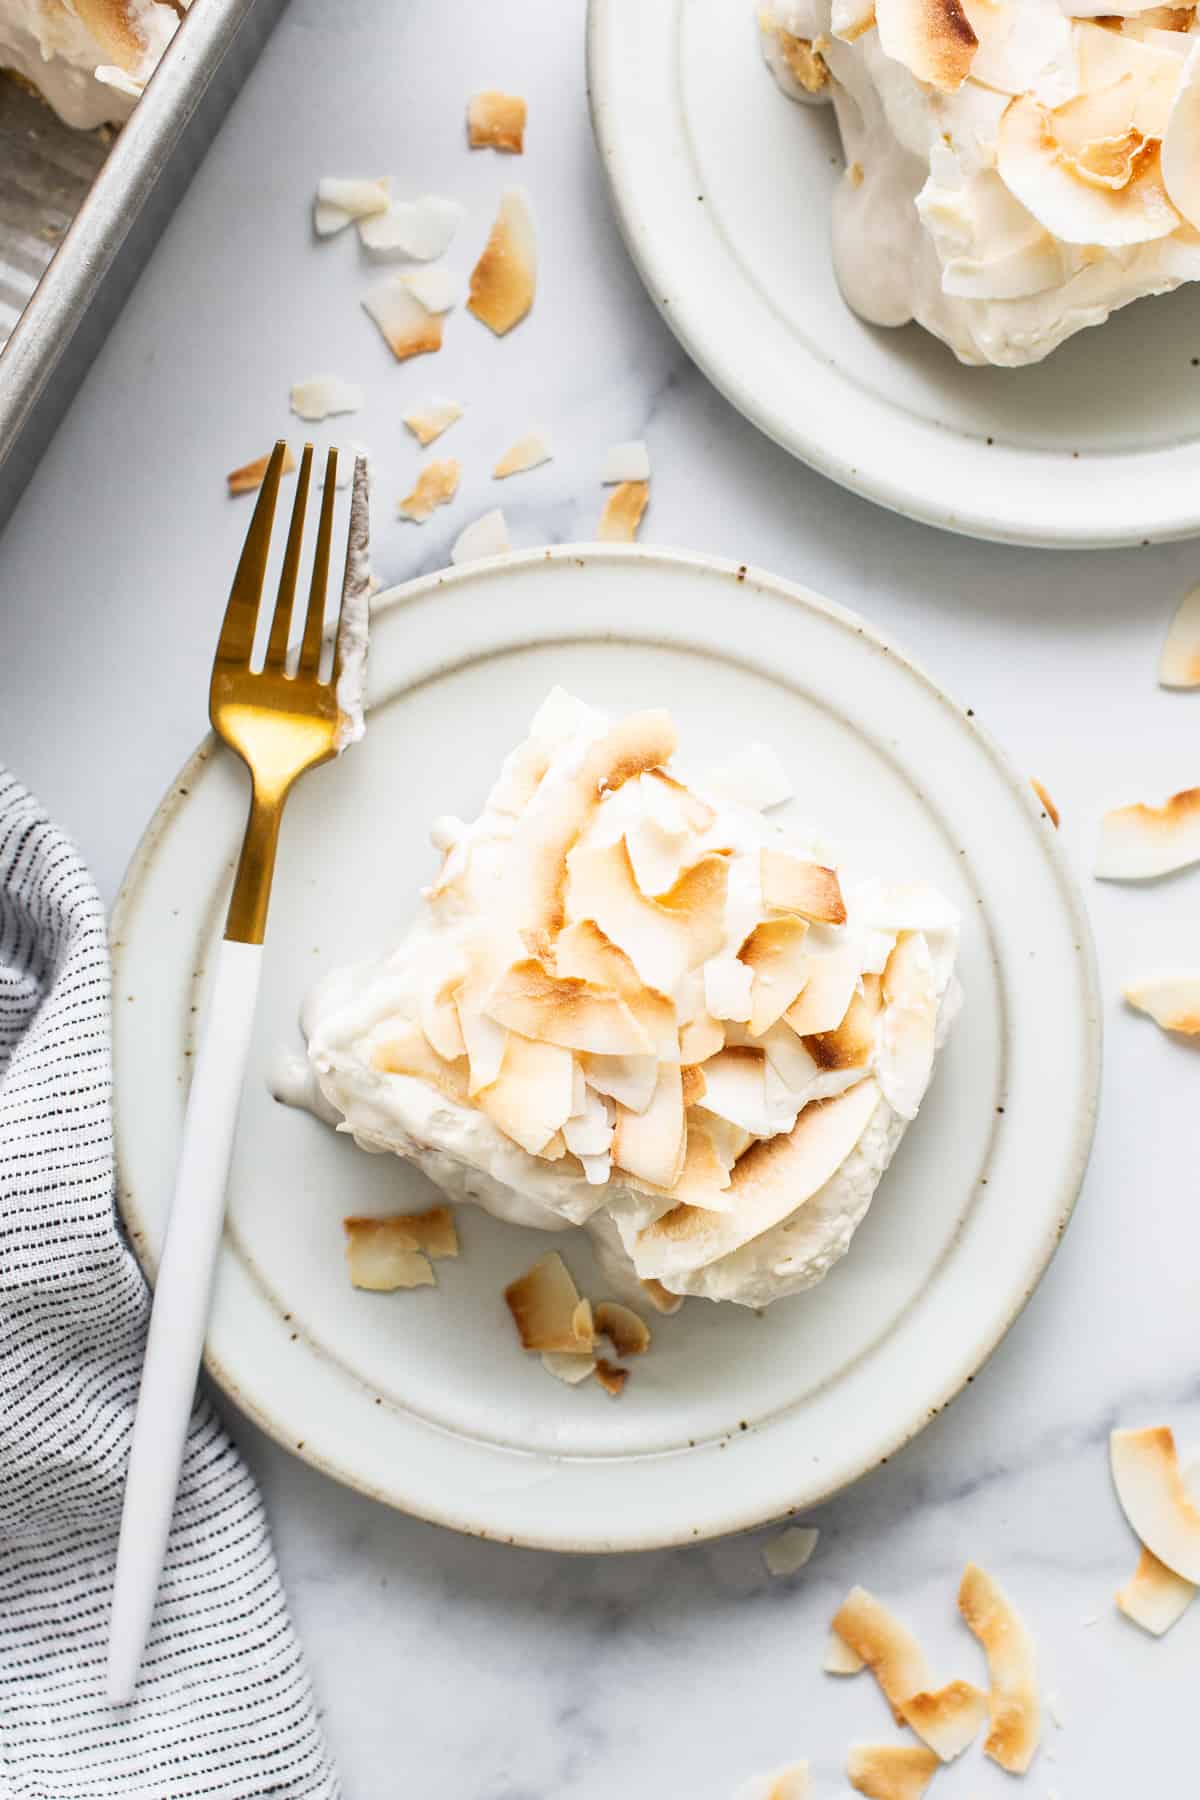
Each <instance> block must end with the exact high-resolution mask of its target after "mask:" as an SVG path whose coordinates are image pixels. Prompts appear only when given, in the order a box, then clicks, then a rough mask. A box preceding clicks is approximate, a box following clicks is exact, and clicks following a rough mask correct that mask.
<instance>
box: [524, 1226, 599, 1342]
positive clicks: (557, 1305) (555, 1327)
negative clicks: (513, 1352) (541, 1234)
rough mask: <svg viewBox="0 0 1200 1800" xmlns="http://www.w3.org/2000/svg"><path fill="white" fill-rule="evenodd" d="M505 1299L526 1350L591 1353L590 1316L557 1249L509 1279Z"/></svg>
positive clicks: (592, 1339) (592, 1337) (593, 1339)
mask: <svg viewBox="0 0 1200 1800" xmlns="http://www.w3.org/2000/svg"><path fill="white" fill-rule="evenodd" d="M504 1298H505V1300H506V1301H507V1302H508V1310H509V1312H510V1313H511V1314H512V1316H513V1324H514V1325H515V1326H516V1328H517V1335H518V1337H519V1338H520V1340H521V1343H522V1346H523V1347H524V1348H525V1349H526V1350H543V1351H544V1350H551V1351H555V1350H557V1351H565V1352H567V1353H568V1354H569V1355H576V1356H578V1355H584V1356H590V1355H591V1353H592V1348H593V1345H594V1342H595V1338H594V1336H593V1334H592V1333H591V1332H590V1331H589V1330H588V1326H589V1325H590V1323H591V1321H590V1317H588V1316H585V1315H584V1314H582V1313H581V1310H580V1299H579V1289H578V1288H577V1287H576V1286H575V1283H574V1282H573V1281H572V1280H571V1275H570V1271H569V1270H568V1268H567V1265H566V1263H565V1262H564V1261H563V1259H562V1257H561V1256H560V1255H559V1254H558V1251H557V1250H551V1251H549V1252H548V1253H547V1255H545V1256H543V1257H541V1258H540V1259H539V1260H538V1261H537V1262H535V1263H534V1265H533V1267H532V1268H531V1269H527V1270H526V1272H525V1274H524V1275H521V1276H519V1277H518V1279H517V1280H516V1281H512V1282H510V1283H509V1285H508V1286H507V1287H506V1288H505V1290H504ZM581 1327H582V1329H581Z"/></svg>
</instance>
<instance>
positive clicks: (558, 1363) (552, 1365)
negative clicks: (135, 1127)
mask: <svg viewBox="0 0 1200 1800" xmlns="http://www.w3.org/2000/svg"><path fill="white" fill-rule="evenodd" d="M542 1367H543V1369H545V1371H546V1373H547V1375H553V1376H554V1379H555V1380H556V1381H565V1382H566V1384H567V1386H568V1387H578V1386H579V1383H580V1382H581V1381H586V1380H587V1378H588V1376H589V1375H594V1374H595V1372H596V1359H595V1357H594V1356H585V1355H583V1354H582V1353H575V1352H572V1351H570V1350H543V1351H542Z"/></svg>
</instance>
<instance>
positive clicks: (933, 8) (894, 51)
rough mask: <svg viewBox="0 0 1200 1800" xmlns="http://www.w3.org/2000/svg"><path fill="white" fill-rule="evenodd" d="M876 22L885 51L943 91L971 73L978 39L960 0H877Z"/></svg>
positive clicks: (946, 91) (913, 72) (955, 88)
mask: <svg viewBox="0 0 1200 1800" xmlns="http://www.w3.org/2000/svg"><path fill="white" fill-rule="evenodd" d="M875 24H876V27H877V29H878V31H879V45H880V48H881V49H882V51H883V52H884V55H885V56H890V57H892V58H893V59H894V60H895V61H896V62H899V63H903V64H904V66H905V68H906V69H907V70H908V71H909V73H910V74H912V75H915V76H916V78H917V80H918V81H926V82H928V83H929V85H930V87H934V88H937V89H938V90H939V91H940V92H941V93H944V94H952V93H954V92H955V91H956V90H957V89H958V88H960V87H961V86H962V84H963V82H964V81H965V80H966V79H967V76H968V75H969V74H970V73H971V63H972V61H973V60H974V56H975V52H976V50H977V49H978V47H979V39H978V38H977V37H976V35H975V33H974V31H973V30H972V29H971V22H970V20H969V19H968V18H967V15H966V13H965V12H964V11H963V9H962V6H961V4H960V0H875Z"/></svg>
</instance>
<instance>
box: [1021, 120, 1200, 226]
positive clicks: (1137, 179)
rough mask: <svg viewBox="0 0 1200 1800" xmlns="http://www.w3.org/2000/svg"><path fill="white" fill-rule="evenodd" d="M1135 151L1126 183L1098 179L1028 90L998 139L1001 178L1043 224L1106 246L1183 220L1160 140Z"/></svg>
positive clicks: (1149, 141) (1147, 141)
mask: <svg viewBox="0 0 1200 1800" xmlns="http://www.w3.org/2000/svg"><path fill="white" fill-rule="evenodd" d="M1070 124H1071V121H1070V120H1068V126H1069V125H1070ZM1058 128H1059V129H1063V128H1064V127H1063V124H1062V121H1061V120H1060V121H1059V122H1058ZM1131 156H1132V161H1131V163H1130V168H1129V173H1128V178H1127V179H1122V180H1121V185H1119V186H1117V187H1113V186H1111V185H1108V184H1107V183H1106V182H1104V181H1102V180H1097V179H1095V177H1096V176H1097V175H1102V174H1104V173H1105V171H1104V169H1102V168H1089V167H1088V166H1087V165H1086V163H1083V164H1081V162H1080V159H1079V156H1078V155H1077V154H1073V153H1071V152H1070V151H1069V150H1068V149H1067V147H1066V146H1064V144H1063V143H1062V142H1061V141H1060V139H1059V137H1058V135H1057V131H1056V121H1055V115H1054V114H1052V113H1050V112H1048V111H1047V110H1046V108H1045V107H1044V106H1041V105H1039V104H1038V102H1037V101H1036V100H1035V99H1033V97H1032V96H1031V95H1028V94H1025V95H1021V96H1019V97H1018V98H1017V99H1015V100H1013V101H1012V103H1011V104H1010V106H1009V107H1008V109H1007V111H1006V112H1005V114H1004V116H1003V118H1002V119H1001V121H1000V130H999V133H998V135H997V141H996V158H997V160H996V167H997V172H998V173H999V175H1000V178H1001V180H1002V181H1003V182H1004V185H1005V186H1006V187H1007V188H1008V190H1009V192H1010V193H1011V194H1013V195H1014V197H1015V198H1016V199H1018V200H1019V201H1020V202H1021V204H1022V205H1023V206H1025V207H1027V208H1028V210H1029V211H1030V212H1031V213H1032V214H1033V216H1034V218H1035V219H1037V220H1038V222H1039V224H1041V225H1044V226H1045V228H1046V230H1047V231H1049V232H1050V233H1051V235H1052V236H1053V237H1056V238H1059V239H1060V240H1061V241H1062V242H1063V243H1065V244H1099V245H1103V246H1104V247H1105V248H1107V249H1118V248H1120V247H1121V246H1123V245H1129V244H1145V243H1150V242H1152V241H1154V240H1155V239H1157V238H1161V237H1168V236H1169V235H1170V234H1171V233H1172V232H1173V231H1175V230H1176V229H1177V228H1178V225H1179V214H1178V213H1177V212H1176V211H1175V209H1174V207H1173V206H1172V205H1171V202H1170V201H1169V200H1168V198H1167V194H1166V190H1165V188H1164V187H1163V182H1162V174H1161V170H1160V155H1159V146H1158V142H1157V140H1156V139H1153V138H1148V139H1145V140H1144V141H1143V142H1142V143H1140V144H1138V145H1136V146H1134V147H1133V150H1132V151H1131ZM1118 178H1119V177H1118Z"/></svg>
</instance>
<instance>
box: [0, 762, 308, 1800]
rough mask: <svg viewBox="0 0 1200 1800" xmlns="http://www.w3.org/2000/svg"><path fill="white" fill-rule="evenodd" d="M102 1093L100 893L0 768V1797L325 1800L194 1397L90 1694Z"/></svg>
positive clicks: (251, 1513) (219, 1455)
mask: <svg viewBox="0 0 1200 1800" xmlns="http://www.w3.org/2000/svg"><path fill="white" fill-rule="evenodd" d="M111 1084H112V1071H111V1061H110V1050H109V970H108V951H107V946H106V942H105V931H104V916H103V912H102V910H101V906H100V900H99V897H98V895H97V894H96V891H95V889H94V887H93V886H92V883H91V880H90V878H89V876H88V874H87V871H86V870H85V869H84V868H83V866H82V864H81V863H80V861H79V858H78V856H77V855H76V853H75V851H74V850H73V848H72V847H71V845H70V844H69V843H68V842H67V841H66V839H65V838H63V837H62V836H61V835H60V833H59V832H57V831H56V830H55V829H54V827H53V826H52V825H51V824H50V823H49V821H48V820H47V819H46V817H45V816H44V814H43V813H42V812H41V810H40V809H39V807H38V806H37V805H36V803H35V802H34V801H33V800H32V799H31V798H30V796H29V795H28V794H27V793H26V792H25V791H24V789H23V788H21V787H20V786H19V785H18V784H17V783H16V782H15V781H14V780H13V779H12V777H11V776H9V775H7V774H6V773H5V771H4V770H3V769H0V1800H108V1796H117V1795H136V1796H138V1797H139V1800H202V1797H204V1800H207V1797H208V1796H217V1795H224V1796H229V1800H253V1797H254V1796H257V1795H265V1794H274V1795H279V1796H284V1797H285V1800H301V1796H304V1797H308V1796H312V1797H318V1796H319V1797H320V1800H335V1797H336V1796H337V1795H338V1793H339V1792H340V1789H339V1786H338V1782H337V1778H336V1776H335V1774H334V1772H333V1769H332V1766H331V1764H330V1761H329V1756H328V1753H327V1751H326V1748H325V1745H324V1742H323V1740H322V1736H321V1729H320V1726H319V1724H318V1722H317V1716H316V1710H315V1707H314V1703H313V1695H312V1689H311V1687H310V1685H309V1679H308V1675H307V1673H306V1671H305V1668H304V1663H303V1659H302V1657H301V1654H300V1649H299V1646H298V1644H297V1642H296V1638H295V1634H294V1632H293V1630H292V1625H291V1621H290V1619H289V1618H288V1613H287V1606H286V1603H285V1601H284V1596H283V1590H282V1587H281V1585H280V1581H279V1572H278V1570H277V1568H276V1566H275V1557H274V1554H273V1552H272V1549H271V1542H270V1538H269V1536H268V1533H267V1524H266V1518H265V1516H264V1513H263V1507H262V1502H261V1500H260V1499H259V1496H258V1492H257V1489H256V1488H255V1486H254V1482H253V1481H252V1479H251V1477H250V1475H249V1473H248V1471H247V1470H246V1468H245V1466H244V1464H243V1463H242V1460H241V1458H240V1457H239V1455H238V1453H237V1451H236V1450H235V1449H234V1447H233V1444H232V1443H231V1442H230V1439H229V1437H228V1435H227V1433H226V1432H225V1430H224V1428H223V1427H222V1425H221V1424H220V1422H219V1420H218V1419H217V1417H216V1415H215V1414H214V1412H213V1410H212V1407H211V1406H210V1405H209V1403H208V1401H207V1400H206V1399H204V1398H203V1397H201V1398H200V1400H199V1402H198V1404H197V1406H196V1410H195V1412H194V1413H193V1415H192V1423H191V1430H190V1435H189V1437H188V1443H187V1450H186V1453H185V1456H184V1463H183V1474H182V1477H181V1480H180V1485H179V1498H178V1501H177V1502H176V1507H175V1522H174V1526H173V1529H172V1533H171V1541H170V1545H169V1548H168V1551H167V1561H166V1568H165V1570H164V1573H163V1579H162V1586H161V1588H160V1591H159V1598H158V1609H157V1611H156V1613H155V1615H154V1623H153V1626H152V1628H151V1632H150V1642H149V1646H148V1648H147V1651H146V1657H145V1660H144V1662H143V1665H142V1675H141V1681H140V1684H139V1686H138V1691H137V1695H136V1698H135V1699H134V1701H133V1703H132V1705H130V1706H127V1707H122V1708H119V1709H116V1708H113V1707H110V1706H109V1705H108V1703H107V1700H106V1698H105V1682H104V1676H105V1658H106V1649H107V1633H108V1615H109V1604H110V1599H111V1594H112V1578H113V1569H114V1566H115V1563H116V1553H117V1531H118V1526H119V1523H120V1516H121V1490H122V1484H123V1481H124V1474H125V1462H126V1456H127V1452H128V1445H129V1437H130V1432H131V1430H132V1427H133V1413H134V1404H135V1400H136V1396H137V1386H138V1377H139V1373H140V1369H141V1361H142V1351H143V1346H144V1344H145V1338H146V1325H147V1320H148V1317H149V1311H150V1307H149V1298H148V1295H147V1292H146V1286H145V1283H144V1281H143V1280H142V1276H141V1273H140V1272H139V1270H138V1267H137V1264H136V1263H135V1261H134V1259H133V1257H132V1255H131V1254H130V1252H129V1250H128V1248H127V1247H126V1245H125V1243H124V1241H123V1239H122V1237H121V1233H120V1230H119V1228H118V1225H117V1221H116V1215H115V1212H114V1207H113V1149H112V1132H111V1127H110V1119H109V1100H110V1091H111Z"/></svg>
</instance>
